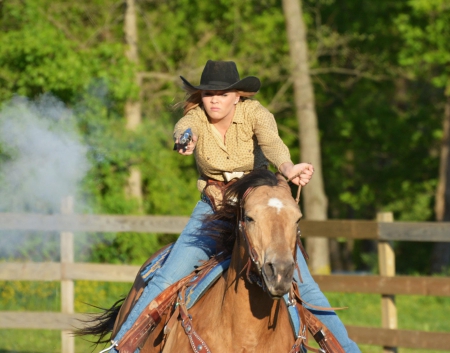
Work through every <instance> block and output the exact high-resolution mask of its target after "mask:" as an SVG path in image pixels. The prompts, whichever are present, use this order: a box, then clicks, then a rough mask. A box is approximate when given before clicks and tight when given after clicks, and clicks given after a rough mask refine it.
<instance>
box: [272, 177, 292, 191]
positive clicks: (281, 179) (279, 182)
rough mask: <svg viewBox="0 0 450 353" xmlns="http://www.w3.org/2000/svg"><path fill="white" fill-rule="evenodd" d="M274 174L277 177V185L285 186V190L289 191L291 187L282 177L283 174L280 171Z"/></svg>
mask: <svg viewBox="0 0 450 353" xmlns="http://www.w3.org/2000/svg"><path fill="white" fill-rule="evenodd" d="M275 176H276V177H277V179H278V186H281V187H282V188H285V189H286V190H289V191H291V188H290V187H289V184H288V182H287V181H286V179H285V178H284V176H283V175H282V174H281V173H275Z"/></svg>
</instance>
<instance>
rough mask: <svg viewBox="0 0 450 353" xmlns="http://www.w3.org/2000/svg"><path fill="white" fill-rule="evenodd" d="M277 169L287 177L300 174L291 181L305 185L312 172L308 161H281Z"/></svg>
mask: <svg viewBox="0 0 450 353" xmlns="http://www.w3.org/2000/svg"><path fill="white" fill-rule="evenodd" d="M279 169H280V172H281V173H283V175H284V176H285V177H286V178H288V179H290V178H292V177H294V176H295V175H297V174H300V176H298V177H295V178H293V179H292V182H293V183H294V184H295V185H302V186H305V185H306V184H308V183H309V181H310V180H311V178H312V176H313V174H314V167H313V165H312V164H310V163H299V164H293V163H292V162H289V163H283V164H282V165H281V166H280V168H279Z"/></svg>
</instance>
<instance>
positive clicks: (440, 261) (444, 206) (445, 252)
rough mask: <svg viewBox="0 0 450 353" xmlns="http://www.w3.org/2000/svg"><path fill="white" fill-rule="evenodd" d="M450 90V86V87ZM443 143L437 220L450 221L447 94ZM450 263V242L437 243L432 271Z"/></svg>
mask: <svg viewBox="0 0 450 353" xmlns="http://www.w3.org/2000/svg"><path fill="white" fill-rule="evenodd" d="M448 90H450V87H449V89H448ZM443 130H444V136H443V139H442V145H441V159H440V164H439V182H438V187H437V190H436V203H435V208H434V210H435V213H436V221H438V222H449V221H450V96H447V101H446V104H445V113H444V124H443ZM449 265H450V243H436V244H434V247H433V253H432V255H431V272H432V273H439V272H442V271H443V270H445V269H446V268H448V267H449Z"/></svg>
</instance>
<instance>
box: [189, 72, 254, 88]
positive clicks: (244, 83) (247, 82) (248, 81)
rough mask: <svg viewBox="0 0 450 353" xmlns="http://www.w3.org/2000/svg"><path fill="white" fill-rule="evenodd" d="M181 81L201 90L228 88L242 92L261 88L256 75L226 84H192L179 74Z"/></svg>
mask: <svg viewBox="0 0 450 353" xmlns="http://www.w3.org/2000/svg"><path fill="white" fill-rule="evenodd" d="M180 78H181V80H182V81H183V83H184V84H185V85H186V86H188V87H190V88H193V89H198V90H202V91H228V90H236V91H243V92H258V91H259V89H260V88H261V81H260V80H259V78H258V77H255V76H248V77H245V78H243V79H242V80H240V81H238V82H235V83H233V84H232V85H228V84H221V83H217V84H211V83H210V84H207V85H199V86H194V85H192V84H191V83H190V82H189V81H188V80H186V79H185V78H184V77H183V76H180Z"/></svg>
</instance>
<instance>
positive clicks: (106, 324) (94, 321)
mask: <svg viewBox="0 0 450 353" xmlns="http://www.w3.org/2000/svg"><path fill="white" fill-rule="evenodd" d="M124 300H125V298H122V299H119V300H118V301H116V302H115V303H114V304H113V305H112V306H111V308H109V309H105V308H102V307H98V306H95V305H91V306H93V307H95V308H97V309H100V310H101V312H100V313H98V314H89V317H90V318H89V319H87V320H80V321H81V322H83V323H84V327H82V328H78V329H76V330H75V332H74V334H75V336H86V335H93V336H97V339H96V340H93V341H91V342H93V343H95V344H100V343H106V342H109V341H110V339H109V336H108V334H110V333H112V331H113V328H114V323H115V322H116V319H117V316H118V315H119V311H120V308H121V307H122V304H123V302H124ZM107 336H108V337H107ZM105 337H107V338H105Z"/></svg>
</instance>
